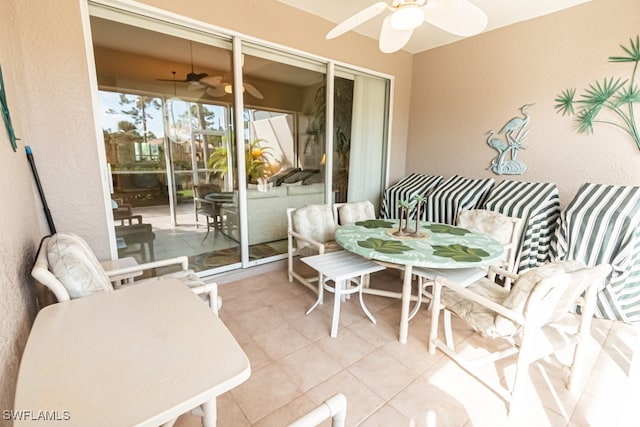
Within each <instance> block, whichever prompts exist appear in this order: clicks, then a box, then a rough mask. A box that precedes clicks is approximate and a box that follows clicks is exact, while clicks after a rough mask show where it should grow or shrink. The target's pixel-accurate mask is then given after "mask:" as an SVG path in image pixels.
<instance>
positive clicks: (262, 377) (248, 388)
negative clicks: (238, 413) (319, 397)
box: [231, 364, 302, 424]
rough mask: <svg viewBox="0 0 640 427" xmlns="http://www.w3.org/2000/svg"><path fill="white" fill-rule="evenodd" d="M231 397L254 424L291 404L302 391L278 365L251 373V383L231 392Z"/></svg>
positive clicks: (271, 365)
mask: <svg viewBox="0 0 640 427" xmlns="http://www.w3.org/2000/svg"><path fill="white" fill-rule="evenodd" d="M231 395H232V396H233V398H234V399H235V401H236V402H237V403H238V406H239V407H240V409H242V412H243V413H244V414H245V415H246V417H247V419H248V420H249V422H251V423H252V424H253V423H255V422H257V421H258V420H260V419H261V418H263V417H265V416H266V415H268V414H270V413H272V412H274V411H275V410H277V409H279V408H281V407H282V406H284V405H285V404H287V403H289V402H291V401H292V400H293V399H295V398H296V397H298V396H301V395H302V391H301V390H300V389H299V388H298V386H296V384H295V383H294V382H293V381H291V379H290V378H289V376H288V375H287V374H286V373H285V372H284V371H283V370H282V368H280V367H279V366H278V365H276V364H270V365H267V366H265V367H264V368H261V369H257V370H255V371H253V372H252V373H251V378H250V381H247V382H245V383H243V384H240V385H239V386H238V387H236V388H235V389H233V390H231Z"/></svg>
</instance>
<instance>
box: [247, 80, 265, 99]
mask: <svg viewBox="0 0 640 427" xmlns="http://www.w3.org/2000/svg"><path fill="white" fill-rule="evenodd" d="M244 89H245V90H246V91H247V92H248V93H249V95H251V96H253V97H254V98H257V99H264V95H262V92H260V91H259V90H258V89H257V88H256V87H255V86H254V85H252V84H251V83H245V84H244Z"/></svg>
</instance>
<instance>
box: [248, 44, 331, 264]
mask: <svg viewBox="0 0 640 427" xmlns="http://www.w3.org/2000/svg"><path fill="white" fill-rule="evenodd" d="M325 70H326V65H325V64H322V63H320V62H317V61H312V60H308V59H306V58H301V57H297V56H293V55H286V54H281V53H279V52H275V51H273V50H271V49H267V48H264V47H260V46H255V45H252V44H249V43H247V44H243V76H242V78H243V85H244V87H243V99H244V104H245V105H244V129H243V135H244V144H245V166H246V177H245V182H246V205H245V206H246V216H247V237H248V242H249V260H248V261H249V262H250V263H251V262H259V261H261V260H266V259H270V258H272V257H279V256H280V257H282V255H283V254H286V253H287V217H286V210H287V208H297V207H301V206H304V205H307V204H320V203H324V182H325V176H324V172H325V171H324V162H323V155H324V152H325V148H324V142H325V138H324V124H323V123H320V122H322V121H323V120H324V115H323V114H322V112H320V111H319V106H318V105H317V104H316V102H317V100H318V97H319V96H321V95H318V94H322V93H323V92H324V91H325V84H324V77H325ZM319 113H320V114H321V116H319V115H318V114H319Z"/></svg>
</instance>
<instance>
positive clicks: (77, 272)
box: [47, 233, 113, 299]
mask: <svg viewBox="0 0 640 427" xmlns="http://www.w3.org/2000/svg"><path fill="white" fill-rule="evenodd" d="M47 261H48V263H49V269H50V270H51V272H52V273H53V275H54V276H56V278H57V279H58V280H59V281H60V282H61V283H62V285H63V286H64V287H65V289H66V290H67V292H68V293H69V296H70V297H71V299H75V298H83V297H86V296H89V295H93V294H95V293H98V292H110V291H113V286H112V285H111V282H110V281H109V277H107V274H106V273H105V272H104V269H103V268H102V266H101V265H100V262H98V259H97V258H96V256H95V255H94V254H93V251H92V250H91V248H89V245H87V243H86V242H85V241H84V240H83V239H82V238H81V237H80V236H78V235H76V234H73V233H56V234H54V235H53V236H52V237H51V238H50V239H49V242H48V244H47Z"/></svg>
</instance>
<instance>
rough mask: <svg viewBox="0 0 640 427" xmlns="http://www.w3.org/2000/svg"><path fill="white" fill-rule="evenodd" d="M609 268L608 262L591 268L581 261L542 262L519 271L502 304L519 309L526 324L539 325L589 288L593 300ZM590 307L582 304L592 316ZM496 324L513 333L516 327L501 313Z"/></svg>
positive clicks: (564, 311)
mask: <svg viewBox="0 0 640 427" xmlns="http://www.w3.org/2000/svg"><path fill="white" fill-rule="evenodd" d="M610 272H611V266H610V265H608V264H602V265H598V266H596V267H591V268H588V267H586V266H585V265H584V263H582V262H580V261H555V262H551V263H548V264H544V265H542V266H540V267H536V268H533V269H531V270H529V271H527V272H525V273H523V274H521V275H520V276H519V277H518V279H517V280H516V282H515V283H514V285H513V288H512V289H511V291H510V292H509V295H508V296H507V297H506V298H505V300H504V301H503V302H502V305H503V306H504V307H505V308H507V309H510V310H513V311H515V312H518V313H522V315H523V316H524V319H525V321H526V323H527V324H530V325H536V326H538V327H541V326H544V325H547V324H550V323H554V322H557V321H558V320H560V319H561V318H562V317H564V316H565V315H566V314H567V313H568V312H569V311H570V310H571V309H572V308H573V307H575V306H576V302H577V301H578V299H579V298H580V296H581V295H582V294H583V293H585V292H586V291H587V290H588V289H589V288H592V289H591V290H590V291H589V292H590V293H591V296H592V297H593V298H592V301H589V302H590V304H595V291H596V290H597V288H598V286H601V285H602V284H603V283H604V280H605V279H606V277H607V275H608V274H609V273H610ZM593 308H594V307H585V306H583V307H582V310H583V314H584V315H588V316H592V315H593ZM495 325H496V328H498V329H499V330H501V331H502V332H503V334H504V335H509V334H508V333H506V331H507V330H511V332H513V333H515V332H516V330H517V329H518V325H515V324H514V322H513V321H512V320H510V319H507V318H506V317H503V316H501V315H498V316H497V317H496V319H495Z"/></svg>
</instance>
